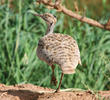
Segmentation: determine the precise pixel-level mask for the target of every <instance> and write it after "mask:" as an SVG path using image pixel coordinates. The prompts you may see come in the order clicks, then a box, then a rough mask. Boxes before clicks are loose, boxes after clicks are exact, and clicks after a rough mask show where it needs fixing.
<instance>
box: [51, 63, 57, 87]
mask: <svg viewBox="0 0 110 100" xmlns="http://www.w3.org/2000/svg"><path fill="white" fill-rule="evenodd" d="M51 68H52V78H51V84H54V85H55V86H56V85H57V80H56V77H55V75H54V69H55V66H54V65H52V66H51Z"/></svg>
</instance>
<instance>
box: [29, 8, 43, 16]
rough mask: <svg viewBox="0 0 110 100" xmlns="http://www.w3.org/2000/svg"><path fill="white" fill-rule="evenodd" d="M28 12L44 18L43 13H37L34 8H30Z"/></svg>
mask: <svg viewBox="0 0 110 100" xmlns="http://www.w3.org/2000/svg"><path fill="white" fill-rule="evenodd" d="M28 13H32V14H33V15H35V16H39V17H41V18H42V14H38V13H36V12H35V11H33V10H28Z"/></svg>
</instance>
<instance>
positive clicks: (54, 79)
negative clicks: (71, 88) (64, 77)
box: [51, 76, 57, 86]
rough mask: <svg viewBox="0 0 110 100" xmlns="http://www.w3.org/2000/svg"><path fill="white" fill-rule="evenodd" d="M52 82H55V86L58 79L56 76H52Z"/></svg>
mask: <svg viewBox="0 0 110 100" xmlns="http://www.w3.org/2000/svg"><path fill="white" fill-rule="evenodd" d="M51 84H54V85H55V86H56V85H57V79H56V77H55V76H52V79H51Z"/></svg>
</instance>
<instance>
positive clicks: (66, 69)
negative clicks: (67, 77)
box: [61, 64, 76, 74]
mask: <svg viewBox="0 0 110 100" xmlns="http://www.w3.org/2000/svg"><path fill="white" fill-rule="evenodd" d="M75 68H76V66H73V65H71V64H64V65H62V66H61V69H62V72H63V73H64V74H74V73H75Z"/></svg>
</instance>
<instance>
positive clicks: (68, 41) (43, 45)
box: [37, 33, 81, 74]
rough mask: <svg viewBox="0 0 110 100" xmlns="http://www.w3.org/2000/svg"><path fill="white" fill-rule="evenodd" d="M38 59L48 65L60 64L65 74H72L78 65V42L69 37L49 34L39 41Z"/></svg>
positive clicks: (79, 61)
mask: <svg viewBox="0 0 110 100" xmlns="http://www.w3.org/2000/svg"><path fill="white" fill-rule="evenodd" d="M37 55H38V57H39V58H40V59H41V60H43V61H45V62H46V63H47V64H48V65H50V66H51V65H53V64H58V65H59V66H60V68H61V70H62V72H63V73H64V74H72V73H74V72H75V68H76V67H77V65H78V63H79V64H81V60H80V52H79V48H78V45H77V43H76V41H75V40H74V39H73V38H72V37H71V36H69V35H64V34H60V33H53V34H47V35H45V36H44V37H42V38H41V39H40V40H39V43H38V48H37Z"/></svg>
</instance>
